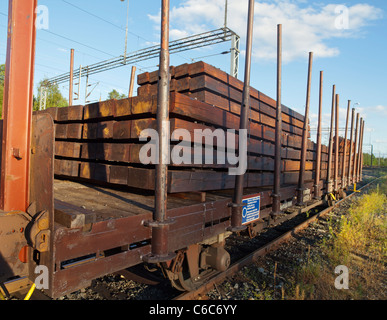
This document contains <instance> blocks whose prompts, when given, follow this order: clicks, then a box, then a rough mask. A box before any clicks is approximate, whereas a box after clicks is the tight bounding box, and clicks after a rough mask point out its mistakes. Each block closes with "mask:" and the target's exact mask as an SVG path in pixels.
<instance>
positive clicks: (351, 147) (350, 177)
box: [347, 108, 355, 186]
mask: <svg viewBox="0 0 387 320" xmlns="http://www.w3.org/2000/svg"><path fill="white" fill-rule="evenodd" d="M354 121H355V108H352V117H351V135H350V139H349V160H348V177H347V179H348V185H349V186H350V185H351V184H352V175H351V171H352V151H353V129H354V128H353V125H354Z"/></svg>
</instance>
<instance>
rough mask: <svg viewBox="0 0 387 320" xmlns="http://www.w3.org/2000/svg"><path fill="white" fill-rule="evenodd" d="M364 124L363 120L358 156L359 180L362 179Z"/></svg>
mask: <svg viewBox="0 0 387 320" xmlns="http://www.w3.org/2000/svg"><path fill="white" fill-rule="evenodd" d="M364 126H365V121H364V120H363V127H362V130H361V132H362V135H361V158H360V161H361V162H360V163H361V166H360V181H363V157H364V155H363V142H364Z"/></svg>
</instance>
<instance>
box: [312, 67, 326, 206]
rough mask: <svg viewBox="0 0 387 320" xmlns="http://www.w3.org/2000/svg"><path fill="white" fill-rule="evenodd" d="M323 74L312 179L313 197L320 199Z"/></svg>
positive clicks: (321, 76) (321, 73) (321, 72)
mask: <svg viewBox="0 0 387 320" xmlns="http://www.w3.org/2000/svg"><path fill="white" fill-rule="evenodd" d="M323 76H324V72H323V71H320V93H319V103H318V125H317V152H316V153H317V154H316V175H315V179H314V198H315V199H320V198H321V194H320V186H319V185H320V175H321V173H320V171H321V120H322V119H321V118H322V97H323Z"/></svg>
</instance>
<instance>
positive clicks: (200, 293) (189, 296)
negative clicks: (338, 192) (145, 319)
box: [174, 178, 380, 300]
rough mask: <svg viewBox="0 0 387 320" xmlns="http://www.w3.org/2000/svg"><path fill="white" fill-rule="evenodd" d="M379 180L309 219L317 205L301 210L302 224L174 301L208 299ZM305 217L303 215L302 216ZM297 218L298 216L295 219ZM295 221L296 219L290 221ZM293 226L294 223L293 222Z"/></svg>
mask: <svg viewBox="0 0 387 320" xmlns="http://www.w3.org/2000/svg"><path fill="white" fill-rule="evenodd" d="M379 179H380V178H375V179H373V180H372V181H370V182H368V183H366V184H364V185H363V186H362V187H360V188H359V189H358V190H357V192H354V191H352V192H351V193H349V194H348V195H347V196H346V197H345V198H344V199H341V200H339V201H337V202H335V203H334V205H332V206H329V207H326V206H320V208H319V210H317V209H316V210H314V211H315V213H313V214H311V216H310V217H309V212H308V211H309V210H310V209H314V208H318V207H319V204H318V203H317V204H314V205H313V204H312V205H311V206H310V207H305V208H303V210H302V211H303V212H308V214H307V215H306V216H307V218H306V219H305V218H304V219H303V221H302V222H300V223H298V224H297V225H296V226H293V227H290V228H289V227H284V228H282V229H287V231H284V232H282V234H281V235H279V236H278V237H275V238H274V239H273V240H271V241H270V240H269V241H268V242H267V243H265V244H264V245H261V246H259V248H257V249H256V250H254V251H252V252H251V253H248V254H247V255H245V256H243V257H242V258H240V259H239V260H237V261H235V262H234V263H233V264H232V265H231V266H230V267H229V268H228V269H227V270H226V271H225V272H222V273H218V274H217V275H216V276H214V277H213V278H211V279H210V280H209V281H207V282H206V283H205V284H204V285H203V286H201V287H200V288H198V289H197V290H195V291H190V292H184V293H182V294H180V295H178V296H176V297H175V298H174V300H198V299H208V297H207V296H206V294H207V293H208V292H210V291H211V290H212V289H214V288H215V289H217V285H219V284H221V283H222V282H223V281H225V280H226V278H228V277H231V276H233V275H235V274H237V273H238V272H239V271H240V270H242V269H243V268H244V267H245V266H248V265H250V264H252V263H254V262H255V261H257V259H258V258H260V257H263V256H265V255H266V254H268V253H270V252H272V251H274V250H276V249H277V248H278V247H280V246H281V245H282V244H283V243H284V242H286V241H288V240H289V239H291V238H292V237H294V236H295V234H297V233H299V232H300V231H302V230H304V229H305V228H307V227H308V226H309V225H310V224H311V223H313V222H315V221H317V220H318V219H319V218H322V217H324V216H326V215H327V214H328V213H330V212H331V211H332V210H334V209H335V208H336V207H338V206H339V205H341V204H342V203H343V202H344V201H347V200H349V199H350V198H351V197H353V196H354V195H356V194H358V193H359V192H361V191H363V190H365V189H367V188H368V187H370V186H371V185H372V184H373V183H375V182H377V181H378V180H379ZM304 217H305V215H304ZM297 218H299V216H298V217H297ZM292 220H296V218H294V219H292ZM292 220H287V221H286V222H290V223H292ZM293 224H294V222H293Z"/></svg>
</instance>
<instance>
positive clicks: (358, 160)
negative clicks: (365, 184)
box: [356, 118, 363, 182]
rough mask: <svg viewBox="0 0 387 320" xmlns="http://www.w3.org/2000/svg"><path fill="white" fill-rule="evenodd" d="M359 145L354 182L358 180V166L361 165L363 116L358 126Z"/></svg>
mask: <svg viewBox="0 0 387 320" xmlns="http://www.w3.org/2000/svg"><path fill="white" fill-rule="evenodd" d="M359 130H360V132H359V147H358V150H359V151H358V156H357V168H356V169H357V170H356V182H359V181H360V167H361V166H362V163H361V155H362V151H363V150H362V148H361V141H362V139H363V118H360V126H359Z"/></svg>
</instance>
